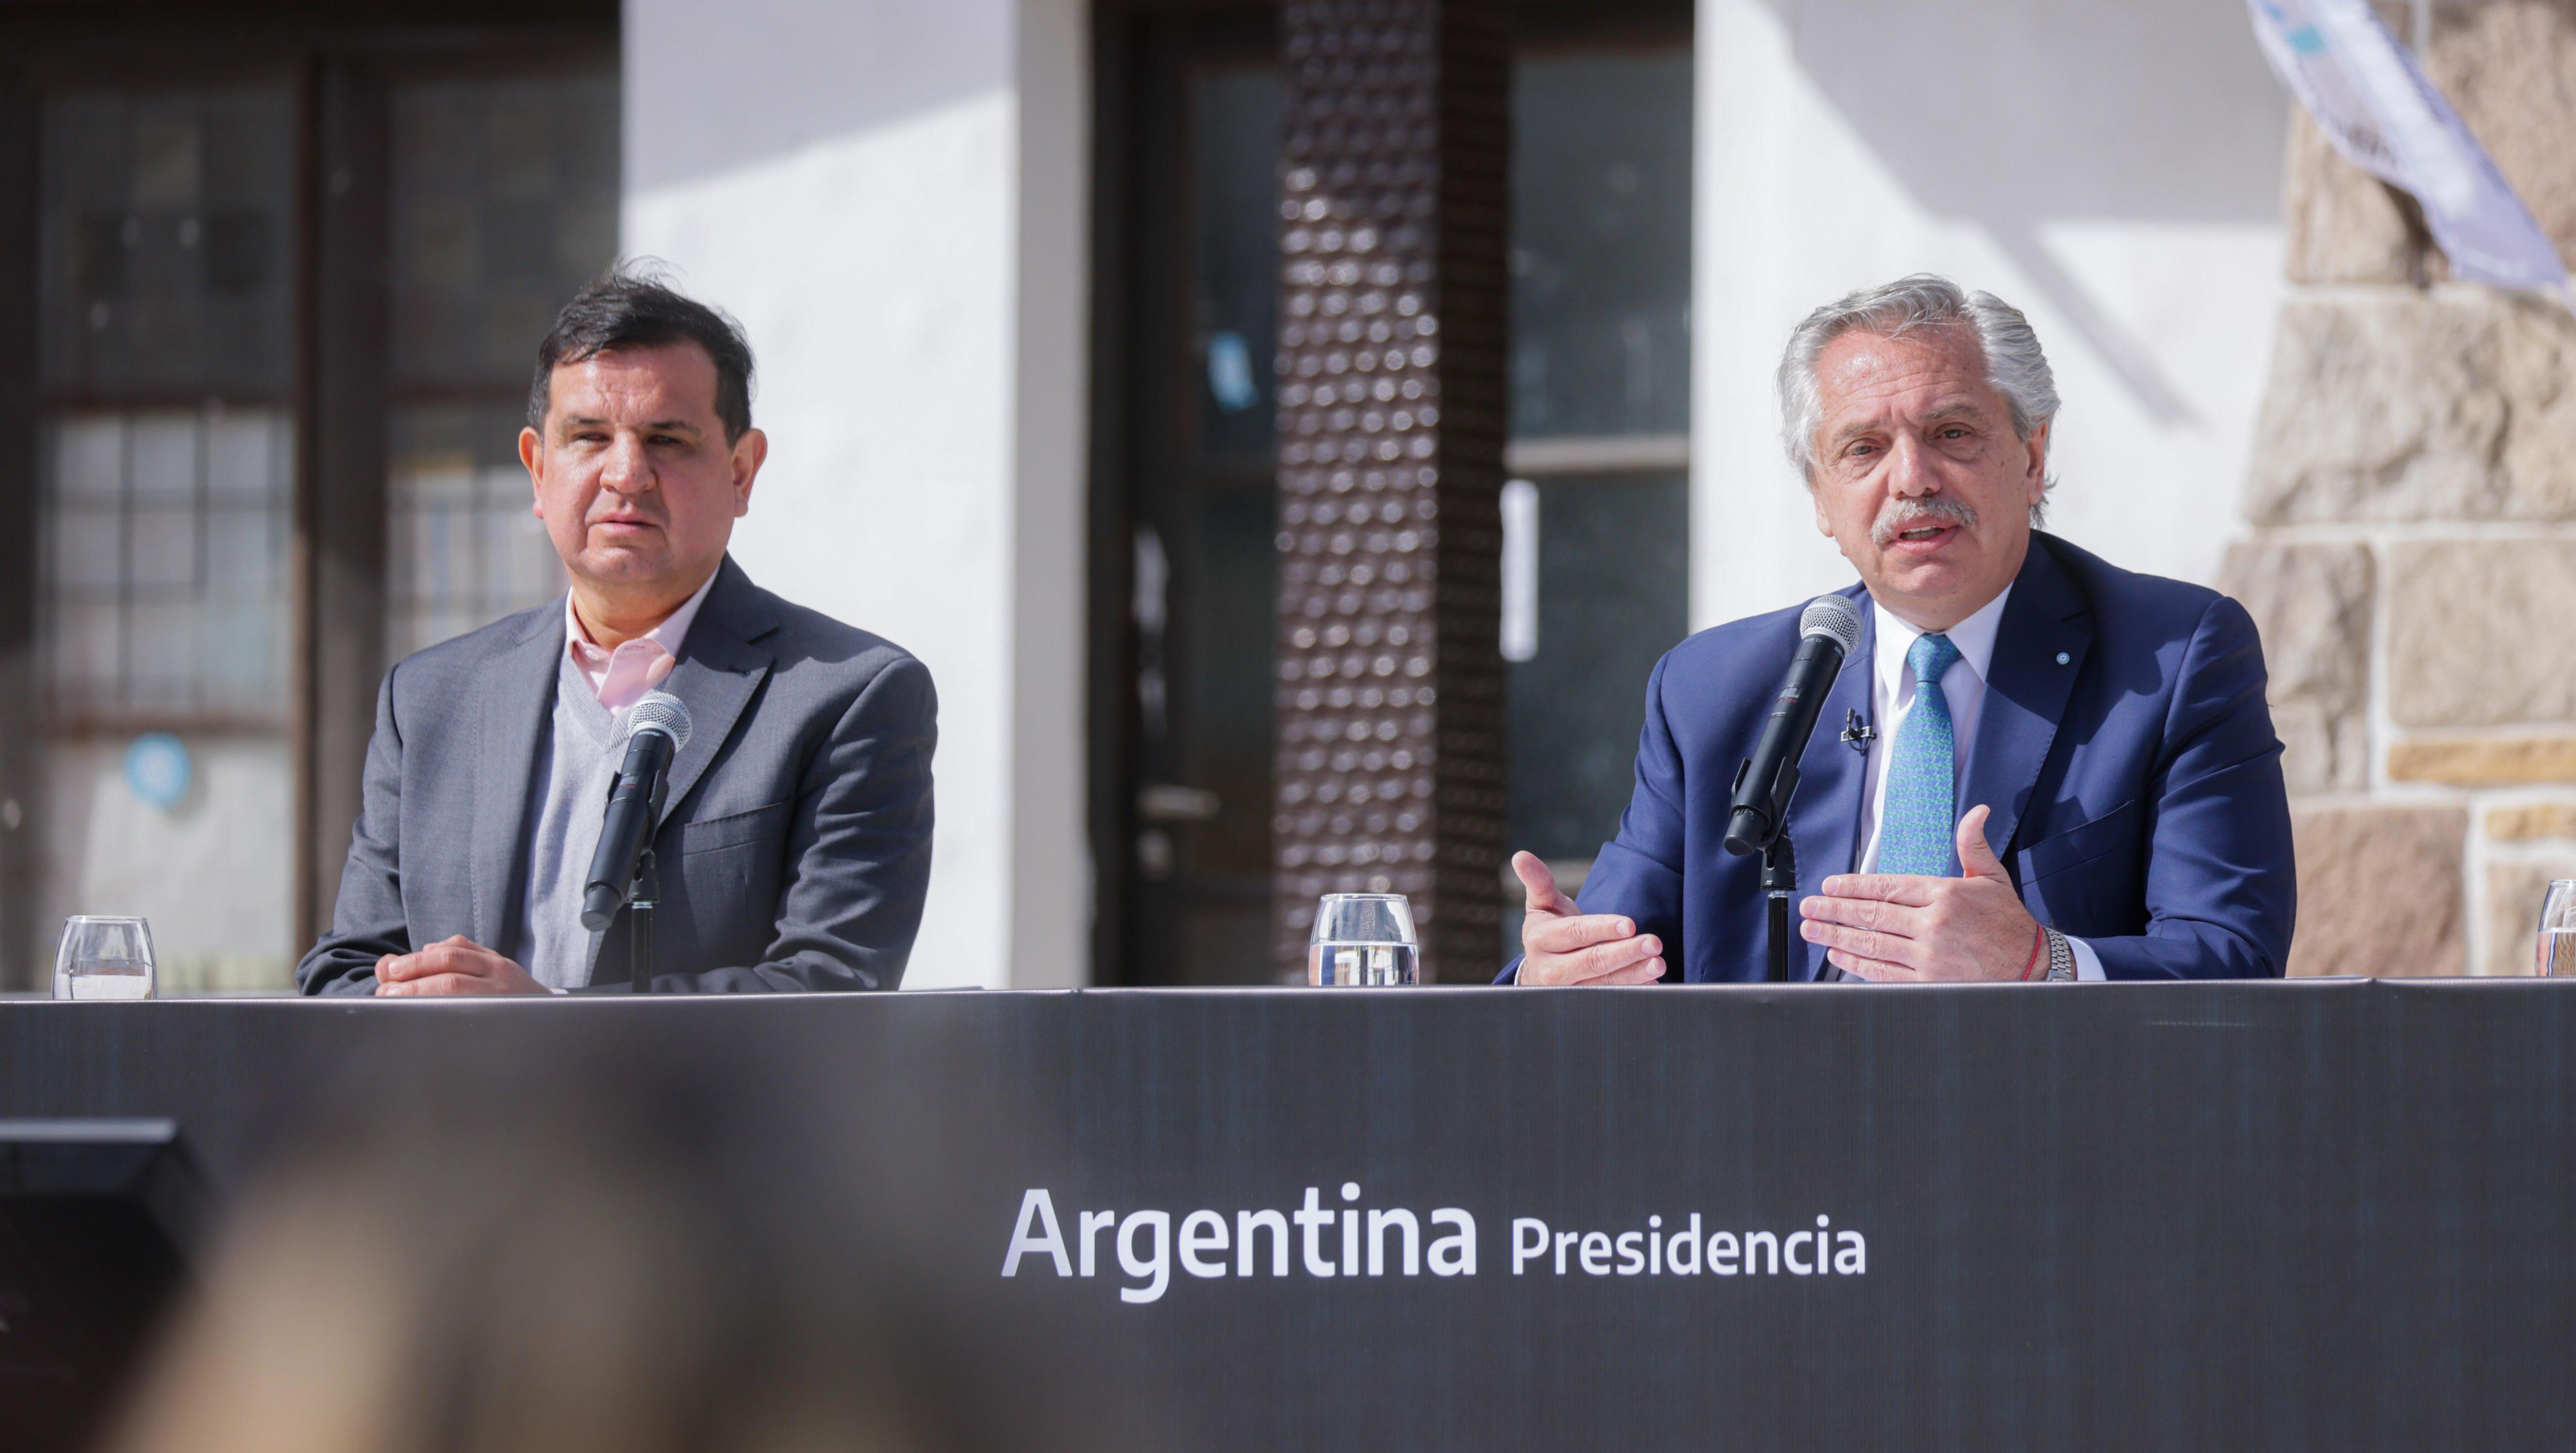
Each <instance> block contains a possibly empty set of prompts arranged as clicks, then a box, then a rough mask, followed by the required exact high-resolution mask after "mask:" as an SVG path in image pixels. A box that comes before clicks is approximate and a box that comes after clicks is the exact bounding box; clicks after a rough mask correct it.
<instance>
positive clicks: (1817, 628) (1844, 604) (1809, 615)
mask: <svg viewBox="0 0 2576 1453" xmlns="http://www.w3.org/2000/svg"><path fill="white" fill-rule="evenodd" d="M1809 636H1823V637H1825V638H1826V639H1828V640H1830V641H1832V642H1833V643H1834V644H1835V645H1837V646H1840V647H1842V648H1843V654H1844V655H1846V656H1848V655H1850V654H1851V653H1852V651H1853V650H1854V649H1855V648H1857V647H1858V646H1859V645H1860V608H1859V607H1857V606H1855V605H1853V604H1852V603H1851V602H1850V601H1848V600H1846V599H1844V598H1843V597H1841V596H1839V595H1820V596H1817V597H1816V598H1815V599H1814V600H1811V601H1808V602H1807V608H1806V609H1805V610H1803V611H1800V612H1799V613H1798V637H1799V639H1800V640H1804V639H1806V638H1807V637H1809Z"/></svg>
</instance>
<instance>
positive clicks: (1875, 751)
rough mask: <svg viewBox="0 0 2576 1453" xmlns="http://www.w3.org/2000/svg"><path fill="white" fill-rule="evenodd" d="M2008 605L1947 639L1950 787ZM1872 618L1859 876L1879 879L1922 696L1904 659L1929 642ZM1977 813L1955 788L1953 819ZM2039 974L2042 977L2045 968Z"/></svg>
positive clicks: (1960, 769)
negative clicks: (1882, 846)
mask: <svg viewBox="0 0 2576 1453" xmlns="http://www.w3.org/2000/svg"><path fill="white" fill-rule="evenodd" d="M2010 599H2012V587H2011V586H2009V585H2007V586H2005V587H2004V593H2003V594H2001V595H1998V596H1996V597H1995V598H1994V599H1993V600H1990V601H1988V602H1986V604H1985V606H1984V607H1983V608H1982V609H1980V610H1979V611H1978V612H1977V613H1976V614H1975V615H1972V616H1970V617H1968V618H1967V619H1966V620H1963V621H1961V622H1959V623H1958V624H1957V625H1955V626H1952V627H1951V628H1950V629H1949V630H1947V631H1944V632H1942V634H1943V635H1946V636H1948V637H1949V638H1950V644H1951V645H1953V646H1956V647H1958V648H1959V659H1958V660H1957V661H1956V662H1955V663H1953V664H1952V665H1951V667H1950V669H1949V671H1948V672H1947V673H1945V674H1944V675H1943V676H1942V678H1941V695H1942V696H1943V697H1944V698H1945V699H1947V700H1948V701H1949V703H1950V747H1951V753H1952V759H1953V760H1952V768H1951V770H1952V773H1953V775H1952V777H1951V779H1950V780H1951V781H1952V783H1954V784H1958V785H1964V784H1965V783H1966V781H1967V778H1968V763H1969V761H1970V760H1971V759H1972V758H1973V756H1974V752H1975V748H1976V743H1977V723H1978V720H1979V719H1980V718H1981V717H1983V716H1984V714H1985V706H1986V677H1987V675H1988V672H1989V668H1991V667H1992V666H1993V665H1994V660H1995V632H1996V630H1997V629H1998V628H1999V627H2001V626H2002V624H2003V618H2004V602H2005V601H2008V600H2010ZM1870 617H1871V619H1872V621H1873V622H1874V623H1875V624H1876V626H1877V627H1878V645H1877V649H1876V650H1875V651H1874V652H1873V653H1872V658H1871V661H1870V673H1869V685H1870V711H1871V724H1872V725H1873V726H1874V727H1875V728H1876V730H1877V735H1876V736H1873V737H1871V738H1870V741H1869V768H1868V774H1867V775H1866V776H1865V777H1863V778H1862V781H1861V794H1862V800H1863V801H1865V802H1866V803H1867V804H1868V807H1867V810H1866V811H1865V812H1864V813H1863V814H1862V818H1861V834H1860V842H1861V848H1860V858H1859V866H1858V868H1857V871H1859V872H1863V873H1874V872H1876V871H1878V831H1879V824H1880V822H1881V821H1882V820H1883V819H1884V818H1885V816H1886V812H1887V761H1888V755H1889V753H1890V751H1891V750H1892V749H1893V748H1894V747H1895V745H1896V734H1897V732H1898V731H1900V730H1902V729H1903V728H1904V726H1905V718H1906V717H1907V716H1908V715H1910V714H1912V712H1913V710H1914V693H1915V691H1916V689H1917V683H1916V682H1915V680H1914V668H1913V667H1912V666H1910V665H1908V664H1907V662H1906V657H1907V656H1908V654H1910V653H1911V652H1912V651H1913V649H1914V643H1915V642H1916V641H1919V640H1921V639H1922V638H1923V636H1924V632H1923V631H1922V630H1920V629H1919V628H1917V627H1915V626H1912V625H1909V624H1907V623H1906V622H1904V621H1902V620H1899V619H1898V618H1897V617H1896V616H1894V615H1892V614H1890V613H1889V612H1888V609H1887V607H1885V606H1883V605H1880V604H1878V603H1877V602H1876V601H1874V600H1873V601H1872V602H1870ZM1976 805H1977V804H1976V803H1973V802H1962V801H1959V800H1958V797H1957V786H1956V785H1954V786H1953V788H1952V806H1953V811H1954V812H1955V813H1956V814H1958V815H1962V816H1964V815H1965V814H1966V813H1967V811H1968V809H1969V808H1972V807H1975V806H1976ZM2066 942H2067V944H2068V946H2069V947H2071V948H2073V949H2074V950H2075V977H2077V978H2079V979H2099V978H2102V977H2103V973H2102V959H2101V957H2100V955H2098V954H2096V953H2094V952H2093V948H2092V945H2090V944H2087V943H2086V942H2084V940H2082V939H2080V938H2069V939H2067V941H2066ZM2040 972H2042V973H2045V972H2046V970H2045V968H2042V969H2041V970H2040Z"/></svg>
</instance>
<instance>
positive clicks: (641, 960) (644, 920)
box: [626, 843, 662, 994]
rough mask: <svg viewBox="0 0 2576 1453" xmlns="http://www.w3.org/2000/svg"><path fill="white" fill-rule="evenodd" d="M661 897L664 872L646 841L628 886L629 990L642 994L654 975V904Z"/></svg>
mask: <svg viewBox="0 0 2576 1453" xmlns="http://www.w3.org/2000/svg"><path fill="white" fill-rule="evenodd" d="M661 898H662V875H661V873H660V872H659V871H657V870H656V869H655V868H654V866H653V848H652V845H651V844H649V843H648V844H646V845H645V848H644V853H643V855H642V856H641V857H638V858H637V859H636V860H635V881H634V882H633V883H632V884H630V885H629V886H628V887H627V890H626V914H627V920H626V921H627V935H626V992H628V993H630V994H641V993H643V992H644V986H645V985H646V984H648V983H650V982H652V978H653V907H654V905H655V904H656V903H659V902H660V901H661Z"/></svg>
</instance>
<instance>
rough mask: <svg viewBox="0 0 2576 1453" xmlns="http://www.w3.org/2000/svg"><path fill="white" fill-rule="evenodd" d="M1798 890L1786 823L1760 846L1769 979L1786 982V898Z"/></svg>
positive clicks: (1795, 859) (1795, 856)
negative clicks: (1768, 922)
mask: <svg viewBox="0 0 2576 1453" xmlns="http://www.w3.org/2000/svg"><path fill="white" fill-rule="evenodd" d="M1797 891H1798V850H1797V849H1796V848H1795V847H1794V846H1792V845H1791V843H1790V842H1789V827H1788V824H1787V823H1782V824H1781V825H1780V831H1779V832H1777V833H1775V834H1773V835H1772V838H1771V841H1769V842H1768V843H1765V844H1763V847H1762V896H1763V898H1764V899H1765V900H1766V903H1767V906H1768V908H1769V911H1770V918H1771V982H1772V983H1774V984H1785V983H1787V982H1789V898H1790V896H1791V895H1792V894H1794V893H1796V892H1797Z"/></svg>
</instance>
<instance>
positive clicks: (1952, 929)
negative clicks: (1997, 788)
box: [1798, 806, 2039, 982]
mask: <svg viewBox="0 0 2576 1453" xmlns="http://www.w3.org/2000/svg"><path fill="white" fill-rule="evenodd" d="M1991 815H1992V814H1991V813H1989V812H1988V810H1987V809H1986V808H1985V807H1983V806H1978V807H1972V808H1970V809H1968V815H1967V816H1965V817H1963V818H1960V819H1959V837H1958V848H1959V867H1960V876H1958V877H1956V878H1927V877H1919V876H1915V875H1911V874H1903V873H1839V874H1836V875H1835V876H1833V877H1830V878H1827V879H1826V880H1825V881H1824V884H1823V887H1824V892H1823V893H1822V894H1821V895H1819V896H1817V897H1814V898H1809V899H1806V900H1805V901H1803V902H1801V903H1800V904H1799V905H1798V913H1799V916H1800V918H1801V919H1802V920H1803V921H1802V922H1801V923H1800V925H1799V932H1800V933H1801V934H1803V935H1804V936H1805V938H1806V940H1807V942H1809V943H1818V944H1823V945H1824V946H1825V958H1826V961H1827V962H1829V963H1831V964H1832V965H1833V966H1834V967H1835V968H1838V969H1840V970H1842V971H1843V972H1844V973H1847V974H1855V975H1858V976H1859V977H1861V978H1864V979H1876V980H1879V981H1882V982H1887V981H1896V982H1933V981H1953V982H1955V981H1959V980H1974V979H1989V980H1991V979H2018V978H2021V977H2023V976H2024V975H2025V974H2026V973H2027V972H2028V971H2029V969H2030V967H2031V955H2032V948H2033V945H2035V944H2036V943H2037V942H2038V941H2039V920H2038V919H2035V918H2033V917H2031V916H2030V910H2028V909H2026V908H2024V907H2022V903H2021V895H2020V894H2019V893H2016V892H2015V891H2013V884H2012V876H2011V875H2010V874H2008V873H2006V872H2005V871H2004V865H2003V864H2002V863H2001V862H2000V861H1998V860H1997V859H1996V857H1995V855H1994V850H1993V849H1991V848H1989V847H1987V846H1986V819H1987V818H1988V817H1989V816H1991Z"/></svg>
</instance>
